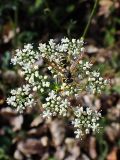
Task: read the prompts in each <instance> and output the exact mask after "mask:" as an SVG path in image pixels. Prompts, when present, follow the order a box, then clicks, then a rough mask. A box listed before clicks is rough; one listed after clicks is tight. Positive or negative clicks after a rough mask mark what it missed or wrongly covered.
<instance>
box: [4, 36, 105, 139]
mask: <svg viewBox="0 0 120 160" xmlns="http://www.w3.org/2000/svg"><path fill="white" fill-rule="evenodd" d="M84 50H85V49H84V41H83V38H81V39H71V40H70V39H68V38H66V37H65V38H62V39H61V41H60V42H59V43H58V42H55V40H53V39H50V40H49V41H48V43H40V44H39V47H38V49H37V51H35V49H34V47H33V45H32V44H27V45H25V46H24V48H23V49H17V50H16V54H15V55H14V57H13V58H12V60H11V62H12V63H13V65H19V66H20V67H21V71H22V73H23V75H24V79H25V83H26V85H23V86H22V87H19V88H18V89H16V90H12V91H11V95H12V96H11V97H9V98H7V103H8V104H9V105H12V106H13V107H16V108H17V110H18V111H20V112H22V111H23V110H24V109H25V108H26V107H31V106H32V105H34V104H35V100H34V99H35V97H38V98H40V100H41V102H42V107H43V113H42V114H43V117H51V116H57V115H60V116H68V115H71V113H73V114H72V116H73V117H74V120H73V122H72V123H73V125H74V127H75V128H76V129H77V130H76V131H75V133H76V134H77V136H76V137H80V136H82V135H83V133H86V134H87V133H89V132H90V130H93V131H95V130H96V129H97V128H98V127H99V124H98V123H97V121H98V120H99V118H100V113H98V112H97V111H93V110H91V109H90V108H89V107H87V108H86V110H84V107H76V109H74V107H72V104H71V102H70V97H71V96H77V95H79V94H80V93H81V92H82V91H86V92H90V93H93V94H94V93H101V91H102V90H103V89H104V87H105V85H106V84H107V80H104V79H103V78H102V77H101V76H100V73H99V72H98V71H94V70H93V69H92V64H91V63H89V62H88V61H86V60H83V57H84ZM41 58H42V59H43V61H44V64H45V65H44V66H43V68H44V67H45V69H40V68H39V65H38V61H39V60H40V59H41ZM36 95H37V96H36Z"/></svg>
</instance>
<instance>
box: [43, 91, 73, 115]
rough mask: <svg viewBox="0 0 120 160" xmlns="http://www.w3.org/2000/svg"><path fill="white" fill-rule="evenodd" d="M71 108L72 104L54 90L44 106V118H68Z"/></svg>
mask: <svg viewBox="0 0 120 160" xmlns="http://www.w3.org/2000/svg"><path fill="white" fill-rule="evenodd" d="M69 106H70V103H69V101H68V100H67V99H65V98H62V97H61V96H59V95H57V93H56V92H55V91H53V90H52V91H51V92H50V93H49V96H48V97H47V98H46V103H44V104H43V108H44V109H45V112H43V117H47V115H50V116H56V115H61V116H67V112H68V107H69Z"/></svg>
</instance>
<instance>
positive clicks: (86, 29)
mask: <svg viewBox="0 0 120 160" xmlns="http://www.w3.org/2000/svg"><path fill="white" fill-rule="evenodd" d="M98 1H99V0H95V3H94V6H93V9H92V12H91V14H90V17H89V20H88V23H87V25H86V27H85V29H84V32H83V35H82V37H83V38H85V36H86V34H87V31H88V28H89V26H90V23H91V20H92V18H93V15H94V13H95V10H96V7H97V4H98Z"/></svg>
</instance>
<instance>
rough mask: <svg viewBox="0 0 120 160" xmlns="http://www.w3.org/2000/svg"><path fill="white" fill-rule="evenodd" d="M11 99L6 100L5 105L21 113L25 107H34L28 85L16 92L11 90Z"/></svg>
mask: <svg viewBox="0 0 120 160" xmlns="http://www.w3.org/2000/svg"><path fill="white" fill-rule="evenodd" d="M11 94H12V96H11V97H8V98H7V103H8V104H9V105H11V106H13V107H15V108H16V110H17V111H19V112H22V111H23V110H24V109H25V108H26V107H32V106H33V105H35V100H34V97H33V94H32V93H31V87H30V85H28V84H27V85H23V86H22V87H19V88H17V89H16V90H15V89H13V90H11Z"/></svg>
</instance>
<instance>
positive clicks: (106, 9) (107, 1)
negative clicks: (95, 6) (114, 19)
mask: <svg viewBox="0 0 120 160" xmlns="http://www.w3.org/2000/svg"><path fill="white" fill-rule="evenodd" d="M99 5H100V8H99V12H98V15H99V16H101V15H104V16H105V17H108V16H109V14H110V8H111V7H112V6H113V5H114V2H113V1H112V0H100V1H99Z"/></svg>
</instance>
